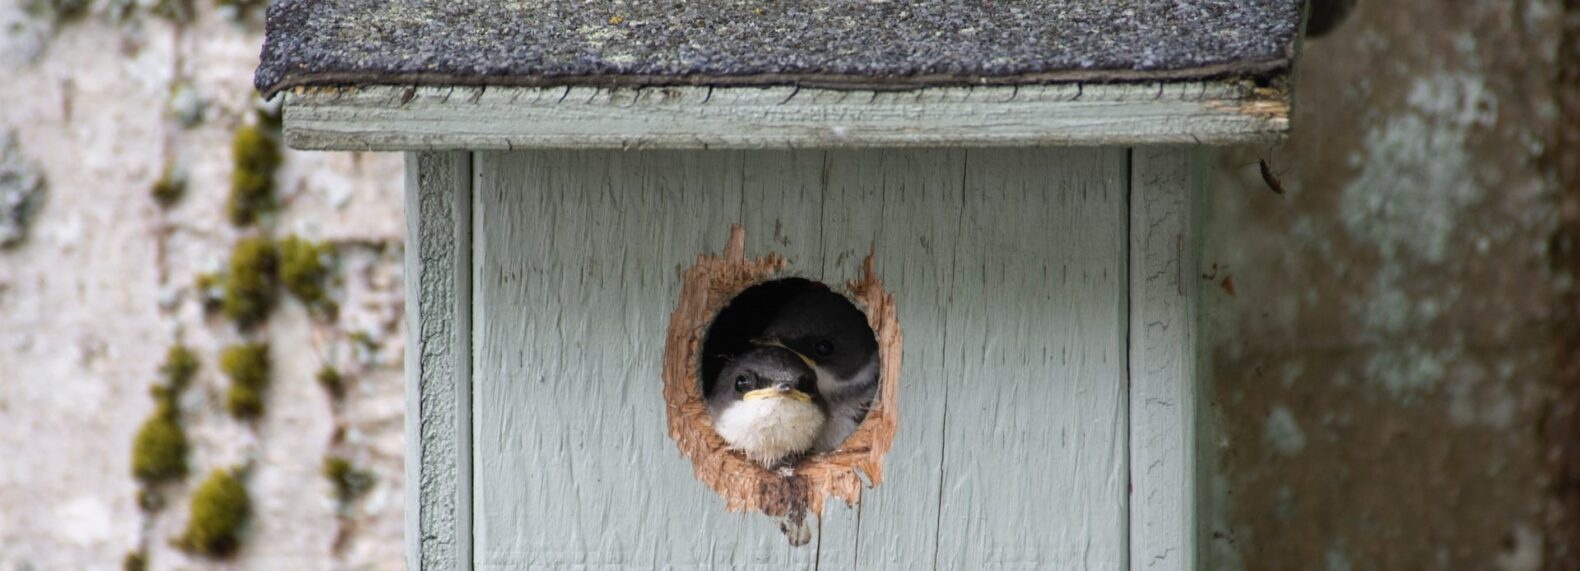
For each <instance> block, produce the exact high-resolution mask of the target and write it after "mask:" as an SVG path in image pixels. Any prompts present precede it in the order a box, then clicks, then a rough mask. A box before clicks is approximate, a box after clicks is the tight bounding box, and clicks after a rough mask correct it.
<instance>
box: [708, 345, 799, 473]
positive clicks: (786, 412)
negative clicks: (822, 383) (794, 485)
mask: <svg viewBox="0 0 1580 571" xmlns="http://www.w3.org/2000/svg"><path fill="white" fill-rule="evenodd" d="M816 391H817V381H816V377H815V375H814V373H813V371H812V369H811V368H810V367H808V366H807V365H806V363H804V362H803V361H802V360H801V359H800V357H798V356H796V354H795V353H793V352H791V351H789V350H787V349H784V348H780V347H754V348H752V349H750V350H748V351H746V352H745V353H742V354H740V355H737V356H735V357H734V358H732V359H730V360H729V361H728V362H727V363H725V365H724V367H723V368H722V369H721V370H720V371H719V375H718V377H717V378H715V379H714V382H713V389H712V391H711V393H710V394H709V395H708V403H707V404H708V416H709V417H710V418H711V419H712V420H713V429H714V431H715V432H718V434H719V436H720V437H721V438H723V439H724V442H725V444H728V445H729V447H730V448H731V449H733V450H738V451H740V452H741V453H743V454H745V455H746V457H747V458H748V459H750V460H751V461H753V462H756V463H758V464H760V465H762V466H763V467H764V468H769V469H775V468H782V467H785V466H786V465H788V463H789V462H790V461H792V460H794V459H795V458H797V457H799V456H800V455H801V454H804V453H806V452H807V451H809V450H811V448H812V445H813V444H814V443H815V442H816V441H817V438H818V435H819V434H821V433H822V431H823V425H824V424H825V423H826V422H827V420H828V411H827V407H826V406H825V405H824V404H823V403H822V401H821V399H819V398H817V397H816V396H815V393H816Z"/></svg>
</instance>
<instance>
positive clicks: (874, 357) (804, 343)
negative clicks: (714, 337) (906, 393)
mask: <svg viewBox="0 0 1580 571" xmlns="http://www.w3.org/2000/svg"><path fill="white" fill-rule="evenodd" d="M754 342H755V343H756V344H758V345H761V346H767V347H783V348H785V349H789V350H790V351H793V352H794V353H795V354H796V356H798V357H800V358H801V360H802V361H803V362H805V363H806V365H807V367H809V368H811V369H812V371H813V372H814V374H815V375H816V376H817V394H818V395H819V396H820V397H821V398H822V399H823V400H824V401H825V402H826V403H827V407H828V422H826V423H824V425H823V428H822V431H821V432H820V433H818V436H817V441H816V442H814V443H813V444H812V451H813V452H829V451H833V450H835V449H838V448H839V446H840V445H841V444H843V443H844V442H845V439H846V438H849V437H850V435H851V433H854V432H855V431H856V427H857V426H858V425H860V424H861V421H862V419H864V418H866V417H867V408H868V407H869V406H870V405H871V404H872V397H873V394H874V393H875V392H876V391H877V388H878V340H877V339H876V338H875V337H874V336H873V333H872V327H870V326H869V325H867V316H866V314H864V313H862V312H861V310H860V309H857V308H856V306H855V304H852V303H851V302H850V300H848V299H845V296H842V295H840V294H838V293H835V292H834V291H832V290H829V289H826V288H819V289H813V290H810V291H807V292H806V293H802V294H800V295H798V296H796V297H795V298H793V299H791V300H790V302H789V303H786V304H785V305H784V307H783V308H781V309H780V310H779V312H778V313H777V314H775V315H774V317H773V319H771V320H769V322H768V325H767V327H765V328H764V329H763V332H762V334H761V335H759V336H758V338H757V339H756V340H755V341H754Z"/></svg>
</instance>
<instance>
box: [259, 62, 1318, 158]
mask: <svg viewBox="0 0 1580 571" xmlns="http://www.w3.org/2000/svg"><path fill="white" fill-rule="evenodd" d="M285 96H286V100H285V135H286V142H287V143H288V144H289V145H290V146H291V147H293V148H297V149H311V150H358V151H360V150H371V151H397V150H407V151H410V150H441V149H479V150H481V149H498V150H509V149H529V148H589V149H592V148H673V149H703V148H785V147H930V146H1041V145H1071V146H1074V145H1137V144H1160V143H1182V144H1245V143H1269V142H1276V141H1278V140H1281V139H1282V138H1283V137H1284V135H1285V134H1286V133H1287V131H1288V129H1289V114H1290V106H1291V99H1290V90H1289V89H1288V87H1287V84H1286V83H1285V82H1283V81H1275V82H1274V83H1273V86H1272V87H1266V86H1259V85H1256V84H1255V83H1253V82H1251V81H1247V80H1204V81H1184V82H1152V83H1095V84H1080V83H1063V84H1044V85H1015V86H1007V85H1006V86H978V87H928V88H921V89H912V90H905V91H896V90H870V89H867V90H863V89H827V88H806V87H798V86H767V87H707V86H667V87H600V86H551V87H499V86H493V87H489V86H479V87H466V86H454V87H434V86H394V85H374V86H362V87H296V88H293V89H291V90H288V91H286V92H285Z"/></svg>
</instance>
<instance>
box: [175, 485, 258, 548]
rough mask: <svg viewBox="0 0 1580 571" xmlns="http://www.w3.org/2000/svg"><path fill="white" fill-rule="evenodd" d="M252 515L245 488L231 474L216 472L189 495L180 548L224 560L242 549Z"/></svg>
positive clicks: (250, 503)
mask: <svg viewBox="0 0 1580 571" xmlns="http://www.w3.org/2000/svg"><path fill="white" fill-rule="evenodd" d="M251 514H252V500H251V499H249V498H248V497H247V488H246V486H243V485H242V483H241V479H240V478H239V477H238V476H237V474H236V473H235V472H234V471H227V470H215V471H214V472H213V473H212V474H210V475H209V477H208V479H207V480H204V481H203V484H202V485H200V486H198V488H197V491H195V492H193V493H192V517H191V519H189V520H188V521H187V530H186V534H185V535H183V536H182V538H181V539H180V540H179V542H178V543H179V544H180V545H181V546H182V547H184V548H186V549H187V550H188V551H191V552H193V553H199V554H203V555H208V556H211V557H225V556H228V555H231V554H233V553H235V552H236V549H237V548H238V547H241V534H242V531H243V528H245V527H246V525H247V518H248V517H250V516H251Z"/></svg>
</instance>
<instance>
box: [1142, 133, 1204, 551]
mask: <svg viewBox="0 0 1580 571" xmlns="http://www.w3.org/2000/svg"><path fill="white" fill-rule="evenodd" d="M1193 160H1194V156H1193V153H1192V151H1191V150H1190V149H1187V148H1182V147H1144V148H1138V149H1136V150H1135V151H1133V154H1132V163H1131V180H1132V190H1131V193H1132V194H1131V205H1130V228H1131V232H1130V272H1131V290H1130V295H1131V304H1130V379H1131V382H1130V465H1131V466H1132V474H1131V482H1132V485H1133V489H1132V492H1131V502H1130V522H1131V523H1130V529H1131V532H1130V561H1131V568H1133V569H1195V568H1196V567H1197V564H1198V561H1199V560H1198V558H1197V551H1196V546H1197V538H1196V537H1195V533H1196V529H1197V527H1196V514H1197V513H1198V511H1199V510H1198V507H1197V505H1196V504H1195V501H1194V498H1195V497H1196V496H1197V486H1198V484H1199V482H1198V480H1197V477H1196V473H1197V464H1196V459H1197V457H1198V456H1197V450H1196V422H1197V407H1198V405H1197V398H1196V397H1197V391H1198V388H1197V386H1196V374H1195V373H1196V345H1195V343H1196V313H1195V299H1196V297H1195V296H1196V283H1197V282H1198V281H1200V280H1198V279H1197V277H1196V264H1195V251H1196V247H1195V241H1194V229H1193V228H1192V224H1193V222H1194V217H1193V212H1192V203H1193V195H1194V193H1195V192H1196V185H1197V184H1198V179H1197V177H1196V176H1195V173H1194V170H1193V169H1194V166H1193Z"/></svg>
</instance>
